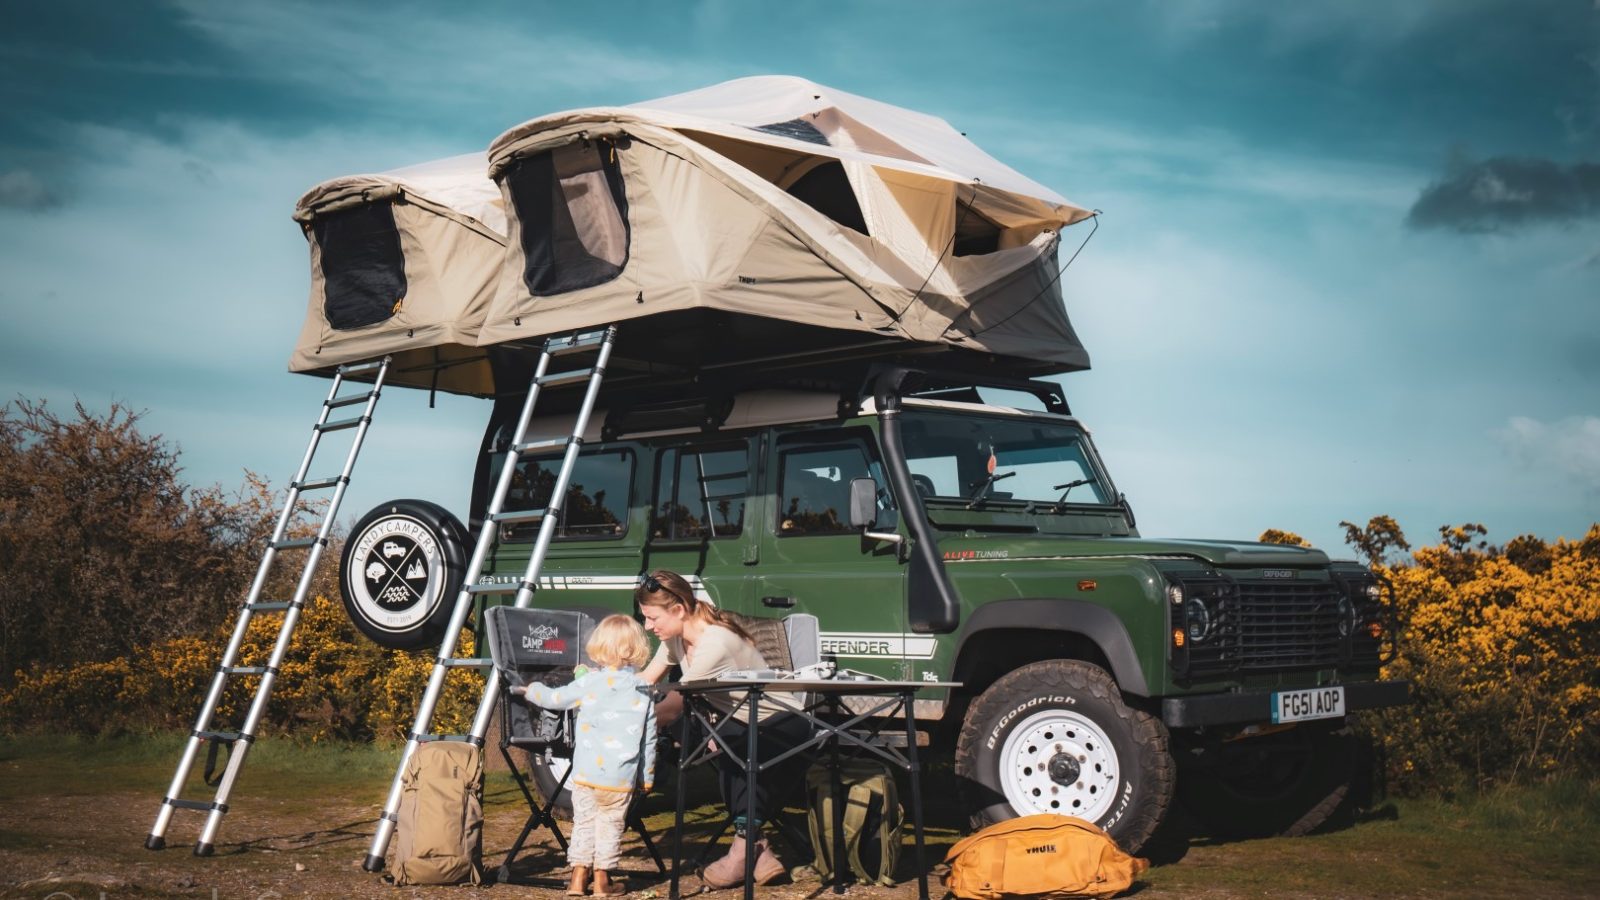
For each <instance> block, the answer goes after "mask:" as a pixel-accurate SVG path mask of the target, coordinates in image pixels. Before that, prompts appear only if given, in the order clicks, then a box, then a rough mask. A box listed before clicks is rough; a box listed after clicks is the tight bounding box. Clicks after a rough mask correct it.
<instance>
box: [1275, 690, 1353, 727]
mask: <svg viewBox="0 0 1600 900" xmlns="http://www.w3.org/2000/svg"><path fill="white" fill-rule="evenodd" d="M1342 715H1344V688H1343V687H1319V688H1306V689H1305V690H1303V691H1279V692H1278V693H1276V694H1273V695H1272V721H1274V722H1305V721H1308V720H1310V719H1337V718H1338V717H1340V716H1342Z"/></svg>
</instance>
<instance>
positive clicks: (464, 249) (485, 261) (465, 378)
mask: <svg viewBox="0 0 1600 900" xmlns="http://www.w3.org/2000/svg"><path fill="white" fill-rule="evenodd" d="M294 218H295V220H296V221H298V222H299V223H300V227H301V228H302V229H303V230H304V232H305V235H306V240H307V241H308V242H309V243H310V245H311V299H310V304H309V306H308V308H307V310H306V317H305V324H304V325H303V326H302V328H301V332H300V339H299V341H298V343H297V344H296V346H295V350H294V355H293V356H292V357H291V358H290V360H289V369H290V371H293V372H313V373H319V374H331V372H332V369H333V367H335V366H338V365H341V364H344V363H351V362H357V361H362V360H368V359H374V358H377V357H381V356H384V355H386V354H389V355H393V356H394V362H393V364H391V366H390V372H389V376H388V381H389V383H391V384H399V385H405V386H411V387H420V388H429V389H437V390H442V391H449V392H452V393H463V394H478V395H489V394H492V393H493V392H494V383H493V378H492V377H491V375H490V371H489V365H488V362H487V361H486V359H485V356H486V354H485V353H484V351H483V350H482V349H481V348H479V347H478V346H477V343H478V331H479V328H480V327H481V325H482V323H483V317H484V314H485V313H486V312H487V311H488V308H489V303H490V300H491V299H492V297H493V293H494V289H495V285H496V283H497V282H498V280H499V275H500V268H501V266H502V264H503V262H504V259H505V244H506V238H505V231H506V221H505V218H506V217H505V212H504V209H503V208H502V206H501V200H500V190H499V188H498V187H497V186H496V185H495V184H494V182H492V181H490V180H489V178H488V176H487V175H486V165H485V160H484V156H483V154H482V153H472V154H467V155H464V156H455V157H451V158H449V159H441V160H437V161H435V162H430V163H423V164H422V165H418V166H412V167H409V168H405V169H398V170H396V171H393V172H387V173H384V174H381V175H355V176H350V177H346V178H336V179H334V180H332V181H327V182H323V183H322V184H319V185H317V186H316V187H314V188H312V189H311V190H310V191H307V192H306V194H305V196H303V197H301V198H300V202H299V203H298V204H296V206H295V211H294Z"/></svg>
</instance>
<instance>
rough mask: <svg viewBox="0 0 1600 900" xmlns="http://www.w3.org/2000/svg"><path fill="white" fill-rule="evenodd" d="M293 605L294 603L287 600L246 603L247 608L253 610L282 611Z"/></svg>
mask: <svg viewBox="0 0 1600 900" xmlns="http://www.w3.org/2000/svg"><path fill="white" fill-rule="evenodd" d="M291 606H294V604H293V603H290V602H289V601H287V600H267V601H265V602H262V603H246V604H245V609H248V610H250V611H251V612H282V611H283V610H286V609H288V608H289V607H291Z"/></svg>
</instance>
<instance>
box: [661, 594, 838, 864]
mask: <svg viewBox="0 0 1600 900" xmlns="http://www.w3.org/2000/svg"><path fill="white" fill-rule="evenodd" d="M633 599H634V602H635V603H637V604H638V605H639V612H640V613H641V614H642V615H643V616H644V627H645V629H646V630H647V631H649V632H651V633H652V634H654V635H655V636H656V637H658V638H660V639H661V647H660V649H659V650H657V651H656V655H655V659H653V660H652V661H651V662H650V665H648V666H646V667H645V670H644V672H643V673H642V675H641V677H642V678H643V679H644V680H645V681H647V682H649V683H651V684H655V683H656V682H659V681H660V680H661V678H662V676H664V675H666V673H667V670H668V669H670V668H672V667H673V666H679V667H681V668H682V670H683V680H684V681H699V680H701V679H709V678H716V677H718V676H720V675H722V674H723V673H725V672H730V671H734V670H740V669H765V668H767V662H766V660H765V659H763V658H762V657H761V651H759V650H757V649H756V647H755V644H754V643H752V642H751V640H750V635H748V634H746V633H745V631H744V629H742V628H740V627H739V623H738V622H736V621H735V620H734V619H733V617H732V616H730V615H729V614H728V613H727V612H725V611H723V610H720V609H717V608H716V607H715V606H712V605H711V604H710V603H705V602H702V601H699V600H696V599H695V596H694V589H693V588H691V587H690V586H689V583H688V582H687V581H685V580H684V579H683V576H681V575H679V574H677V573H676V572H669V571H667V570H666V569H659V570H657V571H655V572H653V573H651V574H649V575H647V576H645V579H644V583H643V584H641V585H640V586H639V587H638V589H637V590H635V591H634V594H633ZM673 699H676V698H673ZM706 701H707V702H708V703H709V704H710V705H711V706H712V707H713V708H714V709H715V710H716V711H717V713H718V714H719V716H720V717H721V719H722V720H723V721H722V722H721V724H720V726H719V727H718V733H719V734H720V735H722V737H723V739H724V740H726V741H728V742H729V743H730V744H731V745H732V746H734V747H740V748H742V747H744V746H745V741H746V739H747V737H748V734H749V731H748V729H749V727H750V726H749V716H750V709H749V704H748V703H747V702H744V698H743V697H742V696H738V695H734V694H728V693H716V694H707V695H706ZM663 705H664V706H666V705H668V704H667V703H665V702H664V704H663ZM658 715H660V716H668V715H670V714H669V712H668V710H667V709H662V710H659V711H658ZM756 716H757V726H758V730H757V733H756V758H757V759H760V760H767V759H771V758H772V757H774V756H777V755H778V754H780V753H782V752H783V751H785V750H788V749H789V748H791V747H794V746H796V745H798V744H800V743H802V742H804V741H805V739H806V738H807V736H808V734H809V727H808V724H807V723H806V721H805V719H803V718H801V717H800V716H796V715H794V714H792V713H789V712H786V711H785V710H784V709H783V708H782V707H779V706H777V705H775V704H769V703H766V702H763V703H762V704H761V706H760V708H759V709H758V710H757V711H756ZM729 718H731V719H732V720H733V721H727V720H728V719H729ZM664 721H665V720H664ZM713 762H714V763H715V765H716V767H717V783H718V786H719V787H720V788H721V791H722V801H723V803H724V804H725V805H726V806H727V807H728V809H729V811H730V812H733V813H734V815H735V818H734V820H733V826H734V838H733V844H732V846H730V847H729V848H728V855H726V856H724V857H722V858H721V859H719V860H717V861H716V862H714V863H712V864H711V865H709V866H707V867H706V869H705V872H704V873H703V877H704V880H705V882H706V884H708V885H710V886H712V887H717V888H726V887H733V886H734V885H736V884H739V883H740V882H742V881H744V853H745V840H746V838H747V837H749V838H750V839H751V840H755V841H756V847H757V851H758V854H759V855H758V856H757V858H756V865H755V872H754V875H755V879H756V883H757V884H766V883H767V882H769V881H771V880H772V879H774V878H777V877H778V876H779V875H782V874H783V873H784V865H783V863H782V862H781V861H779V859H778V857H777V856H775V855H773V853H772V848H771V847H769V846H768V845H767V840H766V838H764V837H762V836H761V822H760V821H759V820H757V821H755V822H753V823H747V822H745V819H744V816H743V815H742V813H743V812H744V810H745V809H746V808H747V806H746V804H747V802H748V800H749V793H747V792H748V791H753V792H754V793H755V799H756V809H758V810H763V811H764V810H766V809H768V802H769V800H770V799H771V797H770V789H771V786H772V785H776V784H782V783H784V782H785V781H788V782H791V783H792V782H793V781H794V780H795V779H797V778H799V777H800V773H799V772H798V771H797V768H798V767H797V764H803V763H802V762H801V761H800V760H799V759H798V757H791V758H790V759H789V760H786V761H784V762H783V763H781V764H780V765H778V766H777V767H776V768H774V769H771V770H768V771H766V772H763V773H762V774H761V776H760V777H759V778H757V779H756V783H755V784H753V785H752V784H748V783H747V781H746V779H745V771H744V767H743V766H741V765H740V764H738V763H736V762H734V761H732V760H731V759H729V758H728V755H727V754H725V753H724V754H719V755H717V756H715V757H713Z"/></svg>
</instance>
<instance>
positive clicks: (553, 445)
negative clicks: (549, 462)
mask: <svg viewBox="0 0 1600 900" xmlns="http://www.w3.org/2000/svg"><path fill="white" fill-rule="evenodd" d="M571 440H572V438H550V439H549V440H544V441H527V442H525V443H521V444H513V445H512V446H511V449H512V450H515V451H516V452H518V453H538V452H539V451H540V450H558V449H560V448H562V447H565V446H566V445H567V444H568V443H569V442H570V441H571Z"/></svg>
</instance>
